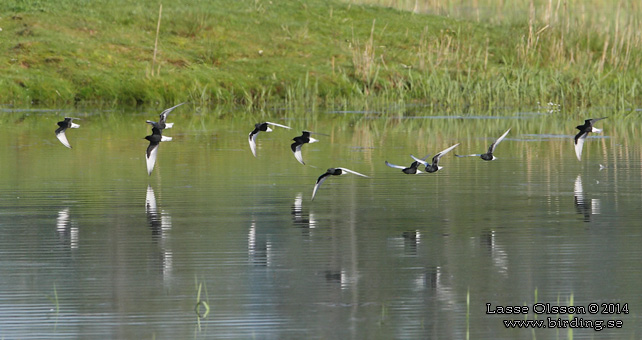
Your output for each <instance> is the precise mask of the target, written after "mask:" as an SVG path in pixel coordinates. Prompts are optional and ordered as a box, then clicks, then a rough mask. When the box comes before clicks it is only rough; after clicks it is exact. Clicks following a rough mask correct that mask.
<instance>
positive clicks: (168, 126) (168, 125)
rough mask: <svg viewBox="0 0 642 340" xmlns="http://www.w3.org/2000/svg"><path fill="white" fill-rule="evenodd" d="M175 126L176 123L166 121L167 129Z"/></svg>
mask: <svg viewBox="0 0 642 340" xmlns="http://www.w3.org/2000/svg"><path fill="white" fill-rule="evenodd" d="M173 126H174V123H165V128H166V129H171V128H172V127H173Z"/></svg>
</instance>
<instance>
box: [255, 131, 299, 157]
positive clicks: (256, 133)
mask: <svg viewBox="0 0 642 340" xmlns="http://www.w3.org/2000/svg"><path fill="white" fill-rule="evenodd" d="M270 125H274V126H278V127H282V128H285V129H291V127H289V126H285V125H281V124H277V123H270V122H264V123H258V124H254V130H252V132H250V135H249V136H248V140H249V142H250V149H252V154H253V155H254V157H256V135H258V134H259V132H261V131H265V132H270V131H272V129H271V128H270Z"/></svg>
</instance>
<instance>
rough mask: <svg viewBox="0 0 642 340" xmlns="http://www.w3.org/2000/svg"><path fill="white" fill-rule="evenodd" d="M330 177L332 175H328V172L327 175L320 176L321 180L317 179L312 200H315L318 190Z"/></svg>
mask: <svg viewBox="0 0 642 340" xmlns="http://www.w3.org/2000/svg"><path fill="white" fill-rule="evenodd" d="M328 176H330V174H329V173H327V172H326V173H325V174H323V175H321V176H319V178H318V179H317V182H316V184H314V189H313V190H312V199H311V200H314V196H316V195H317V190H319V187H320V186H321V184H323V182H324V181H325V180H326V178H328Z"/></svg>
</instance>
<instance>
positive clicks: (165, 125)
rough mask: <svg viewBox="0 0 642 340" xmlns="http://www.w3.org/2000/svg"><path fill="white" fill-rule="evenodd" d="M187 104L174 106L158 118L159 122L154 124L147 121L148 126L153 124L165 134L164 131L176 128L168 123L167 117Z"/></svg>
mask: <svg viewBox="0 0 642 340" xmlns="http://www.w3.org/2000/svg"><path fill="white" fill-rule="evenodd" d="M183 104H185V102H183V103H180V104H178V105H175V106H172V107H170V108H169V109H166V110H165V111H163V112H161V114H160V115H159V118H158V122H154V121H151V120H147V123H148V124H151V125H152V126H153V127H157V128H159V129H160V131H161V132H163V130H164V129H171V128H172V126H174V123H168V122H167V115H168V114H169V113H170V112H172V111H173V110H174V109H175V108H177V107H179V106H181V105H183Z"/></svg>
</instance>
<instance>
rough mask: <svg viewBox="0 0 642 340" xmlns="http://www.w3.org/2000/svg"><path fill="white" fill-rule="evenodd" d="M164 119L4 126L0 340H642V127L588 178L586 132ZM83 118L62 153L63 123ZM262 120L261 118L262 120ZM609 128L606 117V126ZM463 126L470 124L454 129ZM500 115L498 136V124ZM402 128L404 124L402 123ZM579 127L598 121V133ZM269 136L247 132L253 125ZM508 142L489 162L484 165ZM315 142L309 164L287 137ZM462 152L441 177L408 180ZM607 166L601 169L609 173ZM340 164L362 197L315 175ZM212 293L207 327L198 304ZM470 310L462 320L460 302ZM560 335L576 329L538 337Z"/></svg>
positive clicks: (505, 118)
mask: <svg viewBox="0 0 642 340" xmlns="http://www.w3.org/2000/svg"><path fill="white" fill-rule="evenodd" d="M328 113H329V114H325V112H321V113H320V114H300V115H297V114H295V113H292V114H286V115H285V117H289V118H287V119H281V118H279V117H270V116H269V115H268V116H260V115H259V114H251V113H242V112H240V113H238V115H237V116H238V118H218V117H216V116H214V115H213V114H212V113H209V112H207V111H206V110H202V111H201V110H195V109H194V108H191V107H190V108H188V107H184V108H181V109H180V110H176V111H175V112H174V113H172V115H170V121H173V122H175V127H174V128H173V129H170V130H166V131H165V134H166V135H169V136H172V137H174V140H173V141H172V142H169V143H162V144H161V145H160V149H159V156H158V160H157V164H156V168H155V169H154V172H153V173H152V175H151V176H148V175H147V173H146V169H145V158H144V151H145V148H146V146H147V141H145V140H143V139H142V138H143V137H144V136H145V135H147V134H149V133H150V129H149V127H148V126H147V125H146V124H145V123H144V120H145V119H153V118H155V117H157V116H156V115H157V112H155V111H153V110H149V111H146V112H120V111H114V112H99V111H91V110H89V111H82V112H68V111H63V110H42V111H40V110H24V111H22V110H15V111H7V112H3V113H2V119H1V120H0V121H1V125H0V132H1V133H0V145H2V147H1V148H0V160H1V162H0V171H1V173H2V177H1V178H0V253H1V254H2V256H1V259H0V337H2V338H7V339H13V338H43V339H54V338H59V339H68V338H120V339H131V338H157V339H168V338H175V339H178V338H190V337H191V338H194V337H195V338H231V339H238V338H268V339H283V338H307V339H328V338H337V339H363V338H381V339H392V338H399V339H418V338H419V339H425V338H439V339H462V338H466V336H467V335H468V336H470V337H471V338H488V339H491V338H492V339H513V338H543V339H548V338H551V339H552V338H574V339H592V338H613V339H622V338H636V337H638V334H640V332H642V326H640V325H641V324H642V323H641V322H640V321H641V320H640V315H641V314H640V312H639V311H640V308H641V306H642V294H640V293H641V291H640V288H639V282H641V281H642V271H640V263H642V261H641V260H642V248H640V246H639V245H640V244H641V243H642V231H641V229H640V227H639V224H640V223H639V221H640V217H642V214H641V213H640V198H641V197H640V196H641V195H642V194H641V192H642V191H641V189H642V181H641V179H640V178H641V174H642V166H641V164H642V163H641V159H640V158H641V155H642V152H641V148H640V143H639V141H638V138H637V137H636V136H639V133H640V131H639V128H637V127H636V126H639V125H640V124H639V123H640V122H639V121H638V120H637V118H635V117H630V116H626V117H623V118H621V119H616V118H613V119H611V118H610V119H607V120H604V121H600V123H601V124H600V127H602V128H604V133H603V134H602V135H601V136H596V137H593V138H589V139H588V140H587V142H586V143H585V150H584V155H583V159H582V161H578V160H577V159H576V157H575V153H574V151H573V145H572V142H571V138H572V135H573V134H574V133H575V132H574V131H573V128H574V126H575V125H577V124H578V123H579V122H581V119H583V118H580V120H579V121H578V118H577V117H563V116H562V115H561V114H546V113H544V114H528V115H526V114H523V113H519V112H517V113H511V112H504V113H500V114H497V115H495V116H494V117H490V118H489V119H485V118H484V117H483V115H461V116H457V117H440V116H439V115H437V116H436V117H435V115H431V114H429V113H425V114H423V113H422V114H417V115H416V116H413V117H395V118H385V117H383V116H381V115H380V114H369V113H368V112H358V114H355V113H352V112H349V111H347V112H340V113H337V112H328ZM68 115H75V116H80V117H79V118H81V120H80V121H78V123H79V124H81V128H80V129H75V130H70V131H69V132H68V134H67V136H68V139H69V141H70V143H71V145H72V146H73V149H71V150H70V149H67V148H65V147H64V146H63V145H62V144H60V143H59V142H58V141H57V140H56V138H55V136H54V133H53V130H55V128H56V124H55V123H56V122H57V121H58V120H60V118H61V117H64V116H68ZM255 115H256V116H255ZM595 115H596V116H603V115H604V114H603V112H600V113H596V114H595ZM464 116H465V117H464ZM498 117H499V118H501V119H498ZM404 118H412V119H404ZM587 118H588V117H587ZM263 120H271V121H275V122H278V123H281V124H288V125H290V126H292V127H293V128H294V130H285V129H279V128H276V129H275V131H273V132H271V133H261V134H260V135H259V137H258V150H257V155H258V157H256V158H255V157H253V156H252V154H251V152H250V149H249V146H248V142H247V134H248V133H249V132H250V131H251V130H252V128H253V124H254V123H255V122H259V121H263ZM508 128H512V130H511V133H510V134H509V135H508V137H507V138H506V140H505V141H504V142H502V143H501V144H500V146H499V147H498V148H497V151H496V156H497V157H498V160H496V161H493V162H484V161H482V160H480V159H477V158H461V159H460V158H456V157H454V153H462V154H468V153H478V152H482V151H485V150H486V148H487V147H488V145H489V144H490V143H491V142H492V141H493V140H494V138H496V137H498V136H499V135H501V133H503V132H504V131H505V130H506V129H508ZM302 129H307V130H312V131H317V132H320V133H324V134H325V135H318V136H316V138H317V139H319V140H320V142H319V143H315V144H311V145H305V146H304V147H303V158H304V160H305V161H306V163H307V165H306V166H303V165H301V164H299V163H298V162H297V161H296V160H295V158H294V157H293V155H292V152H291V151H290V143H291V142H292V141H291V138H293V137H294V136H297V135H299V134H300V130H302ZM455 143H461V145H460V146H459V147H458V148H456V149H455V150H454V151H453V152H452V154H448V155H446V156H444V157H443V158H442V161H441V164H440V165H442V166H444V169H442V170H441V171H439V172H437V173H435V174H425V175H417V176H413V175H404V174H402V173H401V172H400V170H396V169H391V168H389V167H386V166H385V165H384V161H385V160H387V161H389V162H391V163H395V164H402V165H409V164H410V162H411V161H412V159H411V158H410V157H409V155H410V154H414V155H416V156H419V157H423V156H425V155H427V154H434V153H435V152H438V151H440V150H443V149H445V148H446V147H448V146H450V145H453V144H455ZM600 165H601V166H600ZM338 166H341V167H347V168H349V169H352V170H355V171H358V172H361V173H364V174H367V175H368V176H371V177H372V178H362V177H358V176H352V175H347V176H339V177H332V178H329V179H327V180H326V181H325V183H324V184H323V185H322V186H321V187H320V189H319V192H318V193H317V197H316V198H315V200H314V201H311V200H310V196H311V194H312V188H313V186H314V183H315V181H316V180H317V177H318V176H319V175H321V174H322V173H323V172H325V170H326V169H327V168H329V167H338ZM199 286H200V287H201V293H200V301H203V302H205V303H207V305H208V306H209V308H210V309H209V313H207V315H204V314H205V311H204V304H203V303H201V304H200V305H199V306H200V310H199V312H200V314H199V313H197V311H196V310H195V307H196V306H197V304H198V302H199V300H197V295H198V291H199ZM467 301H468V302H467ZM540 302H541V303H550V304H552V305H562V306H566V305H571V304H574V305H576V306H588V305H589V304H591V303H598V304H602V303H620V304H624V303H627V304H628V309H629V313H628V314H619V315H617V314H613V315H603V314H595V315H575V316H578V317H582V318H584V319H587V320H622V321H623V326H622V328H618V329H604V330H601V331H595V330H593V329H592V328H591V329H573V330H572V332H569V329H568V328H564V329H550V328H547V329H537V330H535V331H532V330H530V329H529V330H524V329H507V328H506V327H505V326H504V324H503V322H502V320H504V319H522V320H523V319H524V318H525V317H524V316H521V315H520V316H513V317H507V316H501V315H491V314H487V313H486V311H487V307H486V303H491V304H492V305H493V306H498V305H499V306H507V305H526V306H529V307H532V306H533V305H534V304H535V303H540ZM547 317H551V318H554V319H557V318H561V319H567V320H568V319H569V315H566V314H564V315H558V314H554V315H548V314H541V315H537V316H535V314H534V313H532V312H531V313H529V314H527V315H526V318H527V319H529V320H533V319H536V318H537V319H546V318H547Z"/></svg>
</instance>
